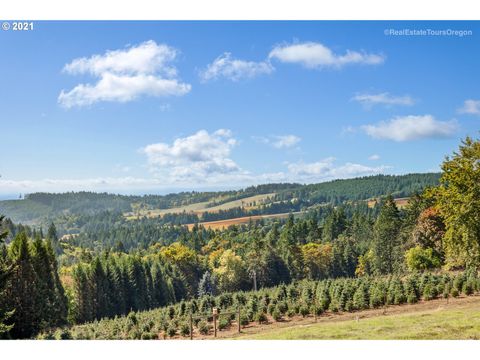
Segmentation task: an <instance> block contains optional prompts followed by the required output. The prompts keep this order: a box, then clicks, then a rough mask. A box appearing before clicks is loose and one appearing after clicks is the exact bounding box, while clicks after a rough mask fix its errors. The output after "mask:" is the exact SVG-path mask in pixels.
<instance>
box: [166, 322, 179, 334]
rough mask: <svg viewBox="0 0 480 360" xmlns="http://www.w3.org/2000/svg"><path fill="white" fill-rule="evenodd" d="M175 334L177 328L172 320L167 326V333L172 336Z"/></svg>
mask: <svg viewBox="0 0 480 360" xmlns="http://www.w3.org/2000/svg"><path fill="white" fill-rule="evenodd" d="M176 334H177V328H176V327H175V324H174V323H173V322H172V323H170V325H169V326H168V328H167V335H168V336H170V337H174V336H175V335H176Z"/></svg>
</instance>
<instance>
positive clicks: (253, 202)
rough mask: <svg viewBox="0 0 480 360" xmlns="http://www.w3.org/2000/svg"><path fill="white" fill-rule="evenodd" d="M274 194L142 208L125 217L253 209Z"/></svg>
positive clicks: (153, 216)
mask: <svg viewBox="0 0 480 360" xmlns="http://www.w3.org/2000/svg"><path fill="white" fill-rule="evenodd" d="M273 196H275V193H270V194H260V195H254V196H249V197H246V198H243V199H238V200H232V201H229V202H226V203H224V204H220V205H215V202H216V201H221V200H222V199H221V198H215V199H212V200H210V201H204V202H199V203H195V204H189V205H185V206H179V207H175V208H170V209H145V210H140V211H139V212H138V213H136V214H134V213H133V212H128V213H125V217H126V218H127V220H134V219H136V218H137V217H139V216H140V217H143V216H146V217H148V218H155V217H159V216H160V217H161V216H163V215H165V214H181V213H183V212H186V213H193V214H197V215H200V214H202V213H204V212H212V213H214V212H218V211H220V210H229V209H233V208H237V207H241V208H244V209H246V210H251V209H255V208H256V207H258V205H259V204H261V203H262V202H264V201H265V200H267V199H269V198H272V197H273Z"/></svg>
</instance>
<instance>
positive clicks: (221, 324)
mask: <svg viewBox="0 0 480 360" xmlns="http://www.w3.org/2000/svg"><path fill="white" fill-rule="evenodd" d="M229 326H230V319H229V318H226V317H225V316H222V317H221V318H220V319H219V321H218V329H219V330H224V329H226V328H227V327H229Z"/></svg>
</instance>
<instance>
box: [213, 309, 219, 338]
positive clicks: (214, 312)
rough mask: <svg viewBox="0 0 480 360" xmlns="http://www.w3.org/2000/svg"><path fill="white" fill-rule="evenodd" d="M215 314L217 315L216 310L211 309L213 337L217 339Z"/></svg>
mask: <svg viewBox="0 0 480 360" xmlns="http://www.w3.org/2000/svg"><path fill="white" fill-rule="evenodd" d="M217 314H218V309H217V308H213V334H214V336H215V337H217Z"/></svg>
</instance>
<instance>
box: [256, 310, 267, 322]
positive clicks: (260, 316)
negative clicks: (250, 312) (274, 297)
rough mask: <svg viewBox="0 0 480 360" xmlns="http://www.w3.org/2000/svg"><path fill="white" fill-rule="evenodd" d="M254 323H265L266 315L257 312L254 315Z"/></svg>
mask: <svg viewBox="0 0 480 360" xmlns="http://www.w3.org/2000/svg"><path fill="white" fill-rule="evenodd" d="M255 321H256V322H258V323H259V324H264V323H266V322H267V315H266V314H265V313H264V312H258V313H257V315H255Z"/></svg>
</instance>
